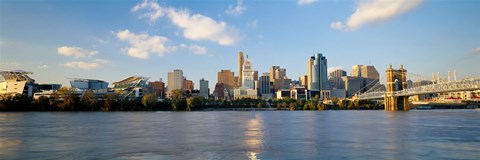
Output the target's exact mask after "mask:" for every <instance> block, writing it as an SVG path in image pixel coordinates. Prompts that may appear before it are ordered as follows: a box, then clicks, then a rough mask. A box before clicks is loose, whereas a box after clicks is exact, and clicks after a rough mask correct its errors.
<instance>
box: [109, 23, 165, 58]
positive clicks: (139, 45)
mask: <svg viewBox="0 0 480 160" xmlns="http://www.w3.org/2000/svg"><path fill="white" fill-rule="evenodd" d="M116 34H117V38H118V39H120V40H122V41H126V42H128V43H129V44H130V47H129V48H126V50H127V53H128V55H129V56H132V57H135V58H140V59H147V58H148V57H150V54H152V53H156V54H158V55H159V56H163V55H164V54H165V53H167V52H169V51H171V50H172V47H169V46H166V45H165V43H166V42H168V41H169V40H168V38H167V37H161V36H150V35H148V34H135V33H131V32H130V31H129V30H123V31H119V32H117V33H116Z"/></svg>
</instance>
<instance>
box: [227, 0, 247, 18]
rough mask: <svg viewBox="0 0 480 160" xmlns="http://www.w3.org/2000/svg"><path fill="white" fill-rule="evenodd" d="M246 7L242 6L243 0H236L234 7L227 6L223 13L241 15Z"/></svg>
mask: <svg viewBox="0 0 480 160" xmlns="http://www.w3.org/2000/svg"><path fill="white" fill-rule="evenodd" d="M246 9H247V8H246V7H245V6H243V0H237V5H236V6H235V7H233V6H231V5H230V6H228V9H227V10H225V13H227V14H228V15H232V16H239V15H242V14H243V12H244V11H245V10H246Z"/></svg>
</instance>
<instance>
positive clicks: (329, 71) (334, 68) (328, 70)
mask: <svg viewBox="0 0 480 160" xmlns="http://www.w3.org/2000/svg"><path fill="white" fill-rule="evenodd" d="M336 70H345V68H343V67H328V69H327V72H328V73H332V72H333V71H336Z"/></svg>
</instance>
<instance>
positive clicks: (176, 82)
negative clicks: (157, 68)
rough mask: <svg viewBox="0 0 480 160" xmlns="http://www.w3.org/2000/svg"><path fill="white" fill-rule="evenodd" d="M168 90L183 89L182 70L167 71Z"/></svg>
mask: <svg viewBox="0 0 480 160" xmlns="http://www.w3.org/2000/svg"><path fill="white" fill-rule="evenodd" d="M167 83H168V86H167V87H168V92H171V91H173V90H176V89H183V71H182V70H180V69H175V70H173V72H168V82H167Z"/></svg>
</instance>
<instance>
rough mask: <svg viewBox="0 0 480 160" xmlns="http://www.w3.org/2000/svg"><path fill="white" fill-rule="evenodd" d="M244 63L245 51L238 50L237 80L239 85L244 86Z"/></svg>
mask: <svg viewBox="0 0 480 160" xmlns="http://www.w3.org/2000/svg"><path fill="white" fill-rule="evenodd" d="M243 64H244V61H243V52H242V51H240V52H238V82H237V86H242V84H243V82H242V80H243Z"/></svg>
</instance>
